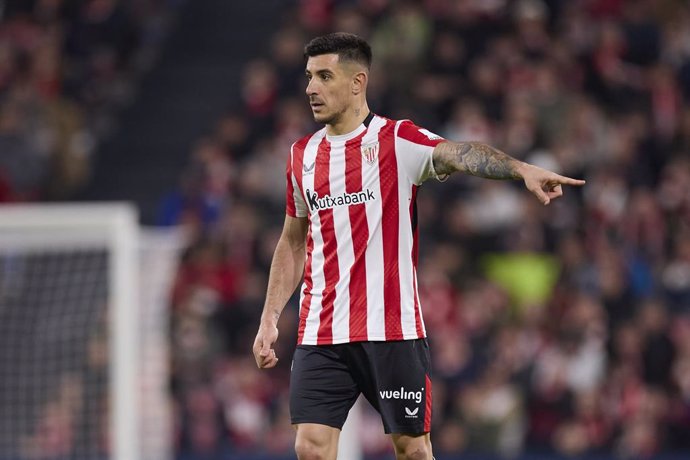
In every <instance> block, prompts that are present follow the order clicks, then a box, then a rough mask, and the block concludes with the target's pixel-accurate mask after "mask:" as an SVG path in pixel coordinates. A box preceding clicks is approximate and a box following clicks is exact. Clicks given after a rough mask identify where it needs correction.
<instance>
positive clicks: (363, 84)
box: [352, 71, 368, 96]
mask: <svg viewBox="0 0 690 460" xmlns="http://www.w3.org/2000/svg"><path fill="white" fill-rule="evenodd" d="M367 78H368V76H367V73H366V72H364V71H359V72H356V73H355V74H354V75H353V76H352V94H354V95H355V96H356V95H358V94H361V93H363V92H364V91H365V90H366V88H367Z"/></svg>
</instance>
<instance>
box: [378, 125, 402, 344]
mask: <svg viewBox="0 0 690 460" xmlns="http://www.w3.org/2000/svg"><path fill="white" fill-rule="evenodd" d="M394 131H395V124H394V123H392V122H390V121H388V122H387V124H386V126H384V127H383V128H381V131H380V133H379V143H380V148H379V181H380V186H381V206H382V209H383V215H382V216H381V223H382V225H381V230H382V237H383V303H384V312H385V313H384V318H385V319H384V320H385V329H386V340H402V339H403V333H402V323H401V313H400V270H399V268H398V241H399V238H400V236H399V233H398V227H399V225H400V223H399V218H400V215H399V208H398V163H397V160H396V157H395V139H394Z"/></svg>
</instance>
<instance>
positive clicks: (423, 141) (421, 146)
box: [395, 120, 445, 185]
mask: <svg viewBox="0 0 690 460" xmlns="http://www.w3.org/2000/svg"><path fill="white" fill-rule="evenodd" d="M398 123H399V125H398V128H397V130H396V133H395V151H396V153H397V157H398V164H399V165H401V166H402V167H403V168H404V169H405V171H406V172H407V176H408V177H409V178H410V180H411V181H412V182H413V183H415V184H416V185H420V184H421V183H422V182H424V181H425V180H427V179H429V178H430V177H433V178H436V179H438V176H437V175H436V171H435V170H434V164H433V160H432V159H433V153H434V148H435V147H436V146H437V145H438V144H440V143H441V142H444V141H445V139H444V138H442V137H441V136H439V135H436V134H434V133H432V132H431V131H428V130H426V129H424V128H420V127H419V126H417V125H415V124H414V123H412V122H411V121H409V120H403V121H400V122H398Z"/></svg>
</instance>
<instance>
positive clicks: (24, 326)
mask: <svg viewBox="0 0 690 460" xmlns="http://www.w3.org/2000/svg"><path fill="white" fill-rule="evenodd" d="M142 238H145V239H146V238H147V239H148V241H149V242H155V241H158V240H156V238H155V236H151V235H148V236H146V235H144V234H143V233H142V230H141V229H140V228H139V225H138V214H137V211H136V209H135V208H134V207H133V206H132V205H129V204H124V203H117V204H57V205H52V204H32V205H23V204H21V205H7V206H0V347H3V349H0V393H1V394H0V460H4V459H12V458H27V459H32V458H36V459H39V458H42V457H45V456H46V454H48V455H49V456H50V457H51V458H52V457H56V458H71V459H75V460H81V459H87V458H89V459H91V458H97V459H103V460H106V459H107V460H143V459H144V458H146V460H148V459H150V458H153V459H160V460H167V459H166V456H167V455H169V454H170V452H169V450H170V449H169V444H170V443H169V439H168V440H166V439H159V440H158V441H159V442H158V448H157V453H153V454H150V455H149V454H145V452H146V449H145V446H144V444H145V443H146V442H148V441H147V440H145V439H144V437H145V435H144V433H145V432H146V429H147V427H145V426H143V425H146V422H144V423H142V420H146V417H145V415H146V414H144V413H143V412H144V407H145V406H146V410H148V405H149V401H151V404H154V402H155V401H156V398H157V400H158V402H159V404H158V406H159V407H163V406H165V401H164V399H165V397H166V396H165V395H164V394H161V393H162V392H163V391H164V387H165V383H166V378H167V376H163V375H159V376H157V377H156V378H154V379H153V380H152V379H148V381H147V382H144V381H143V380H146V376H145V374H146V369H145V368H144V367H145V366H142V362H143V361H142V356H144V355H146V353H147V351H146V348H145V347H144V349H142V347H141V345H142V343H143V342H144V340H143V339H142V335H145V334H146V333H147V332H150V331H151V328H153V332H154V333H157V334H158V335H161V334H165V333H166V328H167V323H166V318H165V314H166V313H165V307H166V306H165V305H163V306H162V307H161V306H160V305H159V307H158V310H157V311H156V312H154V313H155V315H154V316H155V318H154V322H155V324H153V326H152V325H151V324H149V325H148V326H142V315H143V314H144V313H145V311H146V308H151V307H150V306H149V305H143V302H142V301H141V299H142V297H146V296H150V295H151V294H150V293H144V292H142V290H140V283H141V284H142V286H141V287H143V284H144V283H146V284H147V289H149V286H148V281H147V280H146V277H147V276H149V277H150V276H151V275H150V274H147V273H144V272H143V270H140V266H141V265H142V263H144V262H145V259H146V257H149V258H153V257H155V256H156V254H151V253H150V251H149V253H145V252H142V247H141V239H142ZM153 246H154V247H155V244H153ZM174 246H175V245H174V244H173V245H172V246H171V247H173V250H172V252H170V251H169V252H170V254H169V256H168V257H167V261H168V263H167V265H166V264H165V263H163V264H162V266H163V269H164V270H167V272H166V273H164V275H165V276H163V278H164V279H163V281H159V286H158V288H157V289H158V292H159V293H163V292H164V291H165V290H166V289H168V288H169V282H170V278H171V277H172V271H173V270H174V268H173V266H174V263H175V262H176V258H177V253H176V252H175V248H174ZM164 249H165V248H164ZM146 254H148V255H146ZM149 265H151V264H149ZM168 272H169V273H168ZM142 277H143V279H142ZM166 277H167V281H166V279H165V278H166ZM159 278H160V277H159ZM166 283H167V284H166ZM161 296H163V297H164V296H165V294H161V295H159V297H161ZM164 302H165V300H164V299H163V303H164ZM159 304H160V299H159ZM149 317H152V316H151V315H149ZM144 327H148V328H149V329H148V330H144V329H143V328H144ZM146 343H164V339H161V340H158V341H157V342H156V341H152V340H150V338H149V339H148V340H147V341H146ZM161 354H163V355H164V353H159V355H161ZM149 355H150V353H149ZM158 357H159V358H160V357H161V356H158ZM162 357H163V358H165V356H162ZM161 366H164V365H160V363H159V366H158V368H157V370H158V372H162V371H161V369H162V367H161ZM154 367H155V366H154ZM163 370H164V369H163ZM152 381H153V384H152ZM144 387H146V388H148V390H151V389H153V391H154V392H155V391H157V392H158V394H157V395H153V397H149V396H147V395H143V393H142V392H143V391H144V392H145V391H146V388H144ZM144 398H146V400H144ZM143 403H146V405H144V404H143ZM159 412H160V411H159ZM3 414H4V416H3ZM168 415H169V414H162V417H163V419H165V418H168V419H169V417H168ZM166 423H167V425H168V426H167V427H166ZM169 424H170V421H169V420H161V426H160V427H158V429H159V431H158V432H157V433H156V435H157V436H158V437H159V438H165V437H166V436H169ZM154 425H155V424H154ZM166 429H167V430H168V432H167V433H166ZM149 443H150V442H149ZM166 450H167V451H166ZM149 452H150V449H149Z"/></svg>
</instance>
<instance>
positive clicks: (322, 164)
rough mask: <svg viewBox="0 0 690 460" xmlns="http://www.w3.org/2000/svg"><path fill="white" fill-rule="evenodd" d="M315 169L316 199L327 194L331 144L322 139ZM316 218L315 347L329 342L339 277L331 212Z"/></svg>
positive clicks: (336, 243)
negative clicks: (319, 279) (319, 248)
mask: <svg viewBox="0 0 690 460" xmlns="http://www.w3.org/2000/svg"><path fill="white" fill-rule="evenodd" d="M316 158H317V161H316V166H315V170H314V191H315V192H316V193H318V195H319V196H320V197H323V196H326V195H330V194H331V186H330V182H329V174H330V169H331V168H330V163H331V145H330V143H329V142H328V141H327V140H326V138H324V139H323V140H322V141H321V144H319V150H318V151H317V153H316ZM318 212H319V219H320V221H321V237H322V239H323V255H324V264H323V274H324V278H325V281H326V286H325V287H324V289H323V293H322V297H321V313H320V315H319V331H318V335H317V339H316V343H317V345H328V344H331V343H333V305H334V303H335V285H336V283H337V282H338V279H339V278H340V272H339V269H338V240H337V239H336V236H335V223H334V221H333V209H321V210H319V211H318Z"/></svg>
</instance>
